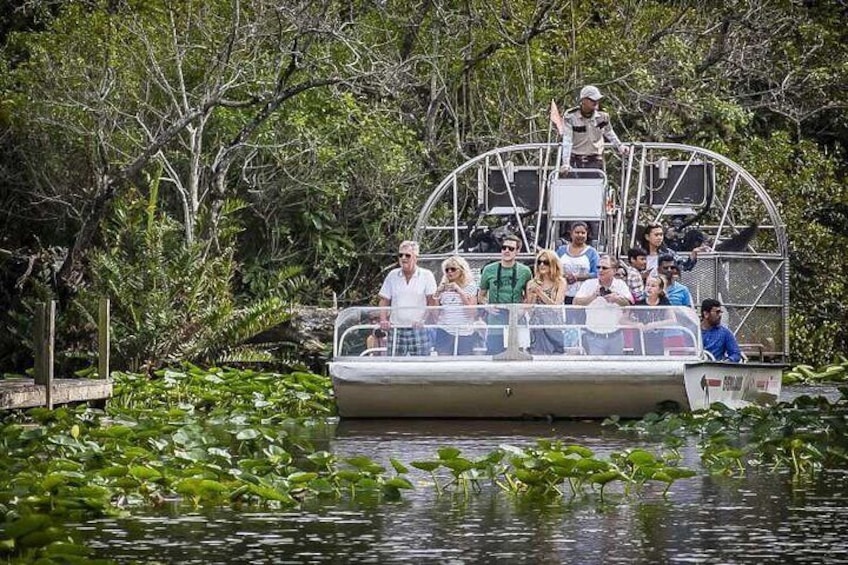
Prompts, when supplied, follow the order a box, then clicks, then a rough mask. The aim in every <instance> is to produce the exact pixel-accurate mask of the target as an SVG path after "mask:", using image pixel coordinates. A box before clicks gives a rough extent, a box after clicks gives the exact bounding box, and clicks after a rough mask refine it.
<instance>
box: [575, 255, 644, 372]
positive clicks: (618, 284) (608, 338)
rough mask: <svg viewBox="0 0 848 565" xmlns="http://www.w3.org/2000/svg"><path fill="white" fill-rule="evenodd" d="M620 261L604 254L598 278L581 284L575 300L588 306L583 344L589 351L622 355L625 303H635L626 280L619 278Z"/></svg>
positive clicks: (595, 353)
mask: <svg viewBox="0 0 848 565" xmlns="http://www.w3.org/2000/svg"><path fill="white" fill-rule="evenodd" d="M617 267H618V262H617V261H616V260H615V259H613V258H612V257H610V256H609V255H602V256H601V259H600V261H599V264H598V278H596V279H588V280H586V281H584V282H583V284H582V285H581V286H580V290H578V291H577V296H575V297H574V304H576V305H578V306H588V308H586V331H585V332H584V333H583V348H584V349H585V350H586V352H587V353H588V354H589V355H622V354H623V353H624V336H623V335H622V332H621V328H620V324H621V322H622V319H621V318H622V310H621V306H629V305H630V304H632V303H633V295H632V294H630V288H629V287H628V286H627V283H625V282H624V281H622V280H620V279H617V278H615V276H614V273H615V269H616V268H617Z"/></svg>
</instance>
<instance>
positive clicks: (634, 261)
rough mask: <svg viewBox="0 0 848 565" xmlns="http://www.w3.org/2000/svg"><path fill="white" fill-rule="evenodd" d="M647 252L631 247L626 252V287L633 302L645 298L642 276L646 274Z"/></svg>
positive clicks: (644, 279)
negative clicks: (628, 288)
mask: <svg viewBox="0 0 848 565" xmlns="http://www.w3.org/2000/svg"><path fill="white" fill-rule="evenodd" d="M647 266H648V252H647V251H645V250H644V249H642V248H641V247H631V248H630V249H628V250H627V264H625V265H624V269H625V271H626V272H627V277H626V280H627V286H629V287H630V292H631V293H633V300H641V299H643V298H644V297H645V281H646V280H647V277H645V276H643V275H644V274H646V272H647Z"/></svg>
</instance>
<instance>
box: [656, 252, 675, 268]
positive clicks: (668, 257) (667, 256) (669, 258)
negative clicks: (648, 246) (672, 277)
mask: <svg viewBox="0 0 848 565" xmlns="http://www.w3.org/2000/svg"><path fill="white" fill-rule="evenodd" d="M663 263H674V265H675V266H676V267H677V268H678V269H680V265H678V264H677V259H675V257H674V255H672V254H671V253H663V254H662V255H660V256H659V257H657V265H661V264H663Z"/></svg>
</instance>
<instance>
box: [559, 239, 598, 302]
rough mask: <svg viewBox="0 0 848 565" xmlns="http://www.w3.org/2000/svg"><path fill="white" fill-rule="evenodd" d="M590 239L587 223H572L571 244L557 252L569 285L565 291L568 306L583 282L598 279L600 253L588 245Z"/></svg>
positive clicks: (563, 246)
mask: <svg viewBox="0 0 848 565" xmlns="http://www.w3.org/2000/svg"><path fill="white" fill-rule="evenodd" d="M588 238H589V226H588V225H587V224H586V222H572V223H571V232H570V237H569V242H568V243H566V244H565V245H561V246H560V247H559V249H557V251H556V253H557V255H559V260H560V264H561V265H562V272H563V276H564V277H565V282H567V283H568V288H567V289H566V291H565V303H566V304H571V303H573V302H574V297H575V296H576V295H577V291H578V290H580V285H581V284H582V283H583V281H585V280H586V279H594V278H597V277H598V260H599V256H598V252H597V251H595V248H594V247H592V246H591V245H589V244H588V243H586V241H587V240H588Z"/></svg>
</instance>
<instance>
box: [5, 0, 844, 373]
mask: <svg viewBox="0 0 848 565" xmlns="http://www.w3.org/2000/svg"><path fill="white" fill-rule="evenodd" d="M4 5H7V7H8V8H9V10H8V11H10V12H11V14H12V17H9V18H7V19H6V20H5V21H4V23H3V24H2V28H1V29H0V41H2V45H1V46H0V131H2V136H0V204H1V205H0V233H2V239H0V264H2V269H0V272H2V275H0V276H2V284H0V304H2V308H0V327H2V328H3V331H2V332H0V335H2V338H0V364H2V365H3V366H4V367H14V368H17V369H20V368H21V367H24V366H26V365H27V363H28V359H27V357H28V355H27V354H26V351H27V348H26V347H22V345H24V346H25V345H27V340H28V337H27V336H28V335H29V333H30V332H29V323H30V319H31V308H32V303H33V302H34V301H35V300H42V299H45V298H49V297H58V298H59V299H60V300H61V307H60V312H61V318H60V323H61V324H62V327H61V329H60V332H59V335H60V336H63V339H65V340H67V341H69V342H70V341H73V342H74V344H76V345H77V346H79V344H80V343H83V344H84V343H85V341H86V336H87V335H90V331H91V323H90V321H91V320H93V319H95V316H94V311H93V307H94V306H93V305H94V304H95V301H94V298H96V296H97V295H101V294H109V295H110V297H111V298H112V299H113V301H114V305H115V308H116V311H115V322H116V324H117V325H118V327H119V329H118V330H116V345H117V355H116V359H115V360H116V362H118V363H119V365H120V366H124V367H143V366H144V367H157V366H161V365H162V364H164V363H167V362H168V361H169V360H173V359H175V358H179V357H181V356H183V357H186V358H191V359H215V358H220V356H221V355H222V354H225V353H226V351H227V350H228V349H229V348H231V347H233V346H235V345H237V344H238V343H239V342H240V340H241V339H242V338H243V337H244V335H245V334H246V333H249V330H251V331H252V330H256V329H261V327H262V326H268V325H273V324H274V323H276V322H278V321H279V320H280V319H282V318H283V317H284V312H285V304H286V303H287V302H289V301H291V300H295V301H300V302H304V303H312V304H322V303H324V304H326V303H329V302H330V301H331V299H332V297H333V296H334V295H336V296H339V297H340V298H341V300H342V301H349V302H361V301H367V300H368V299H369V298H370V297H371V296H373V293H374V291H375V282H376V281H377V280H379V274H380V271H381V269H382V267H383V265H385V264H386V263H387V262H388V261H387V256H386V255H384V253H387V252H390V251H391V250H392V249H393V247H394V245H395V243H396V242H397V240H399V239H400V238H402V237H403V236H405V235H408V233H409V230H410V228H411V227H412V224H413V221H414V215H415V213H416V211H417V209H418V208H419V206H420V205H421V203H422V201H423V200H424V198H426V196H427V194H428V193H429V189H430V187H432V186H433V184H434V182H435V181H437V180H438V179H440V178H441V177H442V176H443V175H444V174H445V173H446V172H447V171H449V170H451V169H452V168H453V167H454V166H456V165H457V164H458V163H460V162H462V161H464V160H466V159H467V158H468V157H469V156H470V155H474V154H478V153H479V152H480V151H482V150H485V149H489V148H492V147H494V146H498V145H504V144H511V143H515V142H520V141H529V140H536V141H539V140H545V139H547V137H548V135H549V127H548V123H547V112H546V109H547V105H548V103H549V101H550V100H551V99H552V98H554V99H556V100H557V101H559V102H560V106H568V105H570V103H571V102H572V101H573V94H574V93H575V92H576V91H577V90H578V89H579V87H580V86H581V85H583V84H585V83H594V84H598V85H599V86H600V87H601V88H602V89H603V90H604V92H605V93H606V94H607V97H606V102H605V103H606V105H607V109H608V110H609V111H611V112H612V113H613V114H614V115H615V119H616V123H617V124H619V126H618V129H619V133H620V134H621V136H622V137H623V138H625V139H634V140H636V139H638V140H655V141H681V142H686V143H690V144H693V145H702V146H706V147H709V148H712V149H716V150H718V151H720V152H722V153H725V154H727V155H730V156H732V157H733V158H734V160H735V161H737V162H739V163H741V164H742V165H743V166H745V167H746V168H747V169H749V170H750V171H751V172H752V173H753V174H754V176H755V177H757V178H758V179H760V180H761V181H762V182H763V184H764V185H765V186H766V187H767V189H768V190H769V192H770V194H771V195H772V197H773V198H774V199H775V200H776V201H777V202H778V203H779V205H780V207H781V209H782V212H783V215H784V218H785V219H786V221H787V223H788V225H789V230H790V233H791V234H792V264H791V272H792V280H791V286H792V297H793V306H794V313H793V315H792V320H791V328H792V335H791V340H792V342H793V350H794V351H795V353H796V354H797V355H798V359H799V360H804V361H807V362H811V363H820V362H822V361H829V360H832V359H833V358H834V357H835V353H836V352H839V351H843V350H845V349H846V348H848V347H847V346H848V330H846V328H848V308H846V306H845V304H844V297H845V296H846V288H845V285H846V280H848V279H846V274H845V272H844V270H840V269H838V268H837V267H836V266H837V265H838V264H839V262H838V261H834V256H835V254H836V253H838V251H839V250H841V249H842V248H844V247H845V245H846V243H848V191H846V188H845V186H846V185H845V180H844V179H845V174H846V169H845V167H846V165H845V163H846V159H845V153H846V146H848V122H846V117H845V116H846V113H845V108H846V107H848V92H846V91H845V89H844V85H845V84H846V83H848V66H846V65H845V61H846V60H848V37H846V35H848V30H846V27H845V25H844V21H845V19H846V15H848V9H846V7H845V6H844V5H842V4H841V3H828V2H824V3H816V2H777V1H761V2H754V3H751V2H747V1H746V2H743V1H741V0H734V1H731V2H724V3H721V4H720V5H715V6H711V7H706V8H705V7H704V5H703V4H702V3H697V2H658V1H656V0H630V1H624V2H622V1H615V2H613V1H607V0H603V1H592V2H590V1H588V0H577V1H571V0H570V1H568V2H566V1H565V0H542V1H538V0H534V1H525V0H518V1H515V2H507V3H501V4H499V5H497V6H494V5H493V4H492V3H490V2H480V1H477V0H472V1H469V2H465V3H461V4H452V3H443V2H426V1H425V2H419V1H417V0H393V1H388V2H346V1H338V0H323V1H319V2H313V1H311V0H309V1H306V0H303V1H295V2H284V3H279V2H272V1H270V0H251V1H250V2H239V1H235V0H210V1H208V2H193V3H174V2H165V1H162V0H146V1H144V2H139V1H136V0H108V1H107V0H84V1H80V2H63V3H56V2H49V1H43V0H36V1H28V2H6V3H5V4H4ZM124 232H126V233H124ZM157 263H158V265H159V266H160V268H161V272H159V273H154V272H152V271H155V270H156V264H157ZM298 273H302V278H301V279H297V280H294V279H296V278H297V277H298ZM269 296H271V299H270V300H269V299H268V297H269ZM169 308H173V309H174V310H177V309H179V312H169V311H168V310H169ZM221 324H224V325H227V327H229V328H230V330H228V331H226V332H222V333H220V332H219V333H216V332H217V326H218V325H221ZM70 345H71V344H70V343H69V344H67V346H70ZM65 348H66V344H62V346H61V347H60V352H61V351H62V350H63V349H65Z"/></svg>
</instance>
